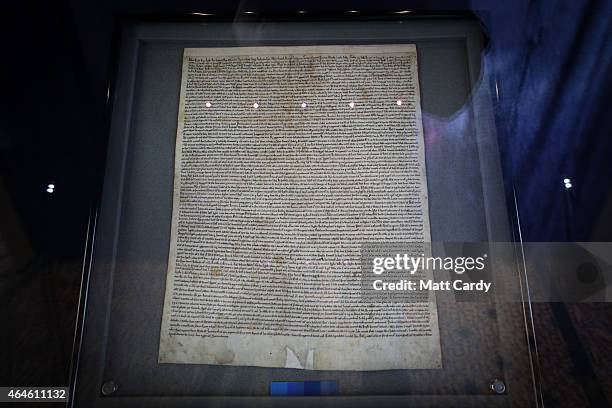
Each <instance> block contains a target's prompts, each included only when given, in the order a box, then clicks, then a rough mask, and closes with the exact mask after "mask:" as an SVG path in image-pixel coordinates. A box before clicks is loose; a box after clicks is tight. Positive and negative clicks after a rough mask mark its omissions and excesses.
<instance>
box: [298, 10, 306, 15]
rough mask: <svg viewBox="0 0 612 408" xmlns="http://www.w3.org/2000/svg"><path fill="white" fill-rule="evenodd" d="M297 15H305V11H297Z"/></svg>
mask: <svg viewBox="0 0 612 408" xmlns="http://www.w3.org/2000/svg"><path fill="white" fill-rule="evenodd" d="M297 13H298V14H306V10H298V11H297Z"/></svg>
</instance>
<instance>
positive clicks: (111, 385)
mask: <svg viewBox="0 0 612 408" xmlns="http://www.w3.org/2000/svg"><path fill="white" fill-rule="evenodd" d="M118 388H119V386H117V384H116V383H115V382H114V381H113V380H109V381H107V382H105V383H104V384H102V395H104V396H105V397H108V396H109V395H112V394H114V393H115V391H117V389H118Z"/></svg>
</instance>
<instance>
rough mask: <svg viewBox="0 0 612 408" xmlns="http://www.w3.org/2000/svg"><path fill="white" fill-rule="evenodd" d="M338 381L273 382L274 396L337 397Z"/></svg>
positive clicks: (271, 389)
mask: <svg viewBox="0 0 612 408" xmlns="http://www.w3.org/2000/svg"><path fill="white" fill-rule="evenodd" d="M336 394H338V381H272V382H271V383H270V395H272V396H285V397H286V396H304V395H336Z"/></svg>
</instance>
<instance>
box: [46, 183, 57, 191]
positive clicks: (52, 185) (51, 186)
mask: <svg viewBox="0 0 612 408" xmlns="http://www.w3.org/2000/svg"><path fill="white" fill-rule="evenodd" d="M47 188H50V189H51V190H53V189H54V188H55V184H49V185H48V186H47Z"/></svg>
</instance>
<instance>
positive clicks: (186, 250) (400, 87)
mask: <svg viewBox="0 0 612 408" xmlns="http://www.w3.org/2000/svg"><path fill="white" fill-rule="evenodd" d="M175 157H176V159H175V176H174V203H173V214H172V231H171V243H170V251H169V262H168V274H167V284H166V295H165V302H164V311H163V318H162V327H161V336H160V350H159V362H161V363H195V364H226V365H247V366H261V367H286V368H302V369H314V370H388V369H407V368H438V367H440V366H441V353H440V339H439V329H438V319H437V312H436V305H435V302H424V303H423V302H421V303H392V302H377V303H372V302H365V301H364V300H363V299H362V296H361V285H360V277H361V274H362V271H361V265H360V246H361V244H362V243H364V242H400V241H413V242H428V241H430V230H429V213H428V203H427V182H426V172H425V158H424V141H423V131H422V124H421V111H420V100H419V81H418V75H417V54H416V48H415V46H414V45H406V44H403V45H372V46H312V47H310V46H308V47H302V46H299V47H235V48H194V49H186V50H185V52H184V60H183V76H182V84H181V91H180V107H179V118H178V131H177V141H176V155H175Z"/></svg>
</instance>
